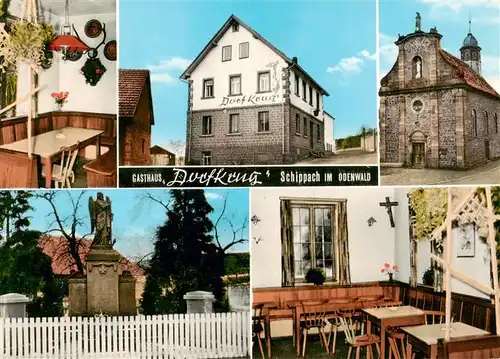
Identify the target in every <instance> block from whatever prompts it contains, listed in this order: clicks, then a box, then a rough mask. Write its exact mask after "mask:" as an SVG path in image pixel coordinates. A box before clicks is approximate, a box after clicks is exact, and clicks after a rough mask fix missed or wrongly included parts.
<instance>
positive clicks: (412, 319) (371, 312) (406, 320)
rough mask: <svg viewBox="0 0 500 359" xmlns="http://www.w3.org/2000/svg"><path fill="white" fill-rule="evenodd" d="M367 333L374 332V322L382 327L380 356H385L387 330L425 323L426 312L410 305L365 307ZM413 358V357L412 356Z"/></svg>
mask: <svg viewBox="0 0 500 359" xmlns="http://www.w3.org/2000/svg"><path fill="white" fill-rule="evenodd" d="M363 312H364V313H365V315H366V317H367V320H366V333H367V334H372V324H374V325H376V326H378V327H379V328H380V357H381V358H385V347H386V346H385V342H386V330H387V328H389V327H401V326H410V325H419V324H424V323H425V312H424V311H423V310H422V309H418V308H415V307H412V306H409V305H404V306H389V307H379V308H369V309H363ZM410 358H411V357H410Z"/></svg>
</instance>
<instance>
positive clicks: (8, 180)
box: [0, 149, 40, 188]
mask: <svg viewBox="0 0 500 359" xmlns="http://www.w3.org/2000/svg"><path fill="white" fill-rule="evenodd" d="M39 163H40V161H39V156H35V155H33V156H32V157H31V158H29V157H28V155H27V154H26V153H22V152H16V151H11V150H6V149H0V188H38V187H39V183H38V180H39V178H38V174H39V168H38V167H39Z"/></svg>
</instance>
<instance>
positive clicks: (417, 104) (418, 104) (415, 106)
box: [412, 100, 424, 112]
mask: <svg viewBox="0 0 500 359" xmlns="http://www.w3.org/2000/svg"><path fill="white" fill-rule="evenodd" d="M412 108H413V111H415V112H421V111H422V109H423V108H424V104H423V103H422V101H420V100H415V101H413V104H412Z"/></svg>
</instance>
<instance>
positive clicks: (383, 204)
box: [379, 197, 398, 227]
mask: <svg viewBox="0 0 500 359" xmlns="http://www.w3.org/2000/svg"><path fill="white" fill-rule="evenodd" d="M379 204H380V206H381V207H385V209H386V210H387V214H388V215H389V220H390V221H391V227H396V225H395V223H394V217H393V215H392V207H396V206H397V205H398V202H391V199H390V198H389V197H385V202H380V203H379Z"/></svg>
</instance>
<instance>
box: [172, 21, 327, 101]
mask: <svg viewBox="0 0 500 359" xmlns="http://www.w3.org/2000/svg"><path fill="white" fill-rule="evenodd" d="M235 22H236V23H238V24H239V25H240V26H241V27H243V28H245V29H246V30H247V31H248V32H250V33H251V34H252V35H253V36H254V37H255V38H256V39H258V40H260V41H261V42H263V43H264V44H265V45H266V46H267V47H269V48H270V49H271V50H272V51H274V52H275V53H276V54H277V55H278V56H279V57H281V58H282V59H283V60H284V61H285V62H287V63H288V65H289V66H292V65H293V67H294V69H296V70H298V71H299V72H301V73H302V74H303V75H304V76H306V77H307V78H308V79H309V80H310V81H311V82H312V83H313V84H314V85H315V86H316V87H318V89H319V90H320V91H321V92H322V93H323V94H324V95H326V96H330V94H329V93H328V92H327V91H326V90H325V89H324V88H323V87H321V86H320V85H319V84H318V83H317V82H316V81H315V80H314V79H313V78H312V77H311V76H310V75H309V74H308V73H307V72H306V71H305V70H304V69H303V68H302V67H300V65H299V64H298V63H296V62H294V61H293V59H291V58H289V57H288V56H286V55H285V54H284V53H283V52H281V51H280V50H279V49H278V48H277V47H275V46H274V45H273V44H271V43H270V42H269V41H267V40H266V39H265V38H264V37H262V35H260V34H259V33H258V32H257V31H255V30H254V29H252V28H251V27H250V26H248V25H247V24H245V23H244V22H243V21H241V20H240V19H239V18H238V17H237V16H236V15H231V16H230V17H229V19H227V21H226V22H225V23H224V25H222V27H221V28H220V29H219V31H217V33H216V34H215V35H214V37H212V39H211V40H210V41H209V42H208V44H207V45H206V46H205V47H204V48H203V50H202V51H201V52H200V53H199V54H198V56H197V57H196V58H195V59H194V61H193V62H192V63H191V64H190V65H189V66H188V68H187V69H186V70H185V71H184V72H183V73H182V75H181V79H184V80H186V79H188V78H189V76H191V73H192V72H193V71H194V69H196V67H198V65H199V64H200V63H201V62H202V61H203V59H204V58H205V56H207V55H208V53H209V52H210V51H211V50H212V49H213V48H214V47H216V46H217V43H218V42H219V40H220V39H221V38H222V36H224V34H225V33H226V31H227V30H229V29H230V28H231V26H232V24H233V23H235Z"/></svg>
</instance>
